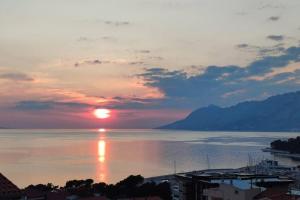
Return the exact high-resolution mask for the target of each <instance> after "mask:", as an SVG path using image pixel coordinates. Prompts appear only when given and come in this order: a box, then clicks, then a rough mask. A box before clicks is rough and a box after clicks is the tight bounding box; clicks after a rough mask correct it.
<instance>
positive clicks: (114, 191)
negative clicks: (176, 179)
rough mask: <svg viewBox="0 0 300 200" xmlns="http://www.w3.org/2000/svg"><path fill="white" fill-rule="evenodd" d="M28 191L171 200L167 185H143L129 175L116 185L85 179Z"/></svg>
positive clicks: (147, 183) (41, 185) (111, 197)
mask: <svg viewBox="0 0 300 200" xmlns="http://www.w3.org/2000/svg"><path fill="white" fill-rule="evenodd" d="M29 189H30V190H37V191H39V192H51V191H53V190H59V191H61V192H68V193H70V194H74V195H77V196H79V197H90V196H93V195H94V194H95V193H97V194H100V195H101V196H105V197H107V198H109V199H119V198H136V197H153V196H157V197H160V198H162V199H164V200H171V199H172V198H171V190H170V185H169V183H167V182H163V183H159V184H156V183H154V182H146V183H144V178H143V177H142V176H140V175H137V176H133V175H131V176H129V177H127V178H126V179H124V180H122V181H120V182H118V183H116V184H106V183H103V182H100V183H94V181H93V180H92V179H86V180H71V181H68V182H67V183H66V184H65V186H64V187H60V188H59V187H58V186H54V185H53V184H51V183H48V184H47V185H43V184H38V185H30V186H28V187H27V188H25V191H26V190H29Z"/></svg>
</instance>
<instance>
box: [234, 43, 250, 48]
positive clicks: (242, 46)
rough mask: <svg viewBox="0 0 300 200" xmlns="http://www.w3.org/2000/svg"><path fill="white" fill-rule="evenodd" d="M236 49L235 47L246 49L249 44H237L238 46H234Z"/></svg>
mask: <svg viewBox="0 0 300 200" xmlns="http://www.w3.org/2000/svg"><path fill="white" fill-rule="evenodd" d="M236 47H237V48H240V49H244V48H248V47H249V44H245V43H243V44H238V45H236Z"/></svg>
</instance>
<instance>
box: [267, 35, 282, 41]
mask: <svg viewBox="0 0 300 200" xmlns="http://www.w3.org/2000/svg"><path fill="white" fill-rule="evenodd" d="M267 38H268V39H270V40H274V41H282V40H284V38H285V37H284V36H283V35H268V36H267Z"/></svg>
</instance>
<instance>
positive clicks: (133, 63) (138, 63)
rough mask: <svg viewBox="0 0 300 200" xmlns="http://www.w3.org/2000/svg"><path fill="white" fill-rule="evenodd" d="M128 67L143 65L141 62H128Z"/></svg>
mask: <svg viewBox="0 0 300 200" xmlns="http://www.w3.org/2000/svg"><path fill="white" fill-rule="evenodd" d="M129 64H130V65H143V64H145V63H144V62H143V61H134V62H129Z"/></svg>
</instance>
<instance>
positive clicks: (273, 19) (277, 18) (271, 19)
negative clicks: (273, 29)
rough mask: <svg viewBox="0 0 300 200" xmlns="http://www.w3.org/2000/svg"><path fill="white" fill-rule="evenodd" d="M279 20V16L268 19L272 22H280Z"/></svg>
mask: <svg viewBox="0 0 300 200" xmlns="http://www.w3.org/2000/svg"><path fill="white" fill-rule="evenodd" d="M279 19H280V17H279V16H271V17H269V18H268V20H270V21H278V20H279Z"/></svg>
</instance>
